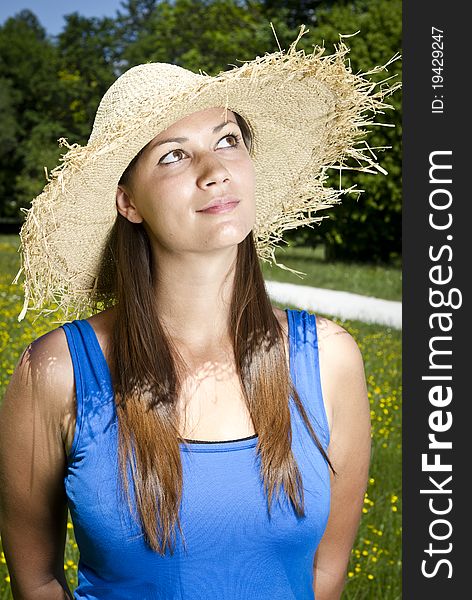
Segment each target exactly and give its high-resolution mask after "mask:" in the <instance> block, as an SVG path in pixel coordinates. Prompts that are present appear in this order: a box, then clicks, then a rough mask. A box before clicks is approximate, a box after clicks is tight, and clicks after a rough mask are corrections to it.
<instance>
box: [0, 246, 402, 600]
mask: <svg viewBox="0 0 472 600" xmlns="http://www.w3.org/2000/svg"><path fill="white" fill-rule="evenodd" d="M17 246H18V242H17V236H0V311H1V314H2V319H1V320H0V361H1V369H0V373H1V375H0V399H2V398H3V394H4V391H5V388H6V385H7V384H8V381H9V378H10V376H11V374H12V372H13V369H14V365H15V364H16V362H17V360H18V358H19V355H20V353H21V352H22V350H23V349H24V348H25V347H26V346H27V345H28V343H30V342H31V341H32V340H33V339H35V338H37V337H39V336H40V335H42V334H43V333H45V332H47V331H49V330H50V329H52V328H53V326H51V318H49V319H44V318H41V319H38V320H37V321H36V322H35V323H34V324H33V322H32V321H33V318H32V317H31V316H30V315H27V316H26V317H25V319H24V321H22V322H21V323H18V321H17V316H18V314H19V312H20V310H21V306H22V295H21V289H20V288H19V286H12V285H11V281H12V279H13V277H14V276H15V274H16V272H17V270H18V267H19V255H18V254H17V253H16V248H17ZM295 254H298V255H300V254H301V255H302V256H303V251H302V250H301V249H297V250H296V252H295V253H294V255H295ZM306 255H309V251H307V252H306ZM298 259H299V257H298V258H296V260H298ZM318 259H319V257H318ZM294 260H295V258H294ZM301 260H302V261H304V262H305V263H309V264H310V266H312V267H313V271H316V275H319V274H320V273H321V272H322V271H323V268H322V267H321V266H320V265H321V264H322V263H318V262H317V261H314V260H313V259H310V260H307V259H306V257H305V258H303V259H301ZM287 263H288V261H287ZM312 263H313V264H312ZM292 265H293V263H291V264H290V266H292ZM314 265H316V268H315V267H314ZM330 269H332V272H333V273H334V272H335V271H336V270H337V274H336V276H334V275H332V276H331V277H332V278H331V280H330V281H332V282H334V281H342V278H341V279H340V278H339V277H340V274H342V273H345V272H346V273H347V271H345V266H342V265H332V266H331V267H330ZM361 271H362V269H359V273H360V272H361ZM387 271H388V270H387ZM366 272H367V271H366ZM395 272H396V271H395V270H394V269H392V270H391V271H390V272H389V273H386V274H385V273H384V274H381V272H380V271H379V274H378V278H379V280H382V281H384V290H385V289H386V288H387V287H388V286H387V284H385V282H386V281H387V280H391V282H392V284H391V291H392V290H394V289H395V286H396V285H397V284H395V283H394V282H395V277H397V279H398V273H397V275H395ZM275 273H277V274H279V273H283V272H281V271H280V270H277V271H276V272H274V278H275ZM329 273H330V271H329V270H328V269H327V270H326V271H325V276H326V277H327V278H328V279H329V277H328V275H329ZM336 277H337V279H336ZM278 279H279V278H278ZM319 281H320V280H317V282H316V283H314V282H311V285H321V284H320V283H319ZM372 281H373V277H371V276H364V275H359V282H358V283H357V284H356V285H357V286H359V287H357V288H356V289H352V288H351V290H352V291H356V292H360V293H367V292H366V290H367V289H372V287H368V288H367V287H363V286H371V285H373V284H372ZM369 282H370V283H369ZM397 283H398V282H397ZM333 285H334V284H333ZM338 289H346V286H342V287H339V288H338ZM397 291H398V290H397ZM389 293H390V292H389ZM373 295H379V297H386V296H385V295H384V294H383V295H380V294H373ZM395 299H398V298H395ZM325 316H328V317H329V316H330V315H325ZM331 318H333V320H334V321H336V322H338V323H340V324H341V325H342V326H343V327H344V328H345V329H347V330H348V331H349V332H350V333H351V335H353V337H354V338H355V339H356V340H357V342H358V344H359V347H360V349H361V351H362V354H363V357H364V363H365V370H366V377H367V385H368V394H369V400H370V404H371V417H372V463H371V469H370V481H369V486H368V489H367V494H366V498H365V501H364V515H363V518H362V521H361V525H360V528H359V533H358V536H357V539H356V543H355V545H354V548H353V551H352V556H351V561H350V565H349V569H348V578H347V583H346V587H345V590H344V593H343V596H342V600H379V599H382V600H399V599H400V598H401V562H400V561H401V332H400V331H398V330H395V329H391V328H389V327H383V326H380V325H375V324H366V323H361V322H358V321H340V320H339V319H337V318H335V317H331ZM54 327H55V326H54ZM0 401H1V400H0ZM67 533H68V535H67V543H66V552H65V557H64V569H65V572H66V576H67V579H68V582H69V586H70V588H71V589H74V588H75V587H76V585H77V564H78V558H79V555H78V549H77V544H76V542H75V537H74V533H73V529H72V523H71V522H70V521H69V523H68V529H67ZM0 550H1V540H0ZM8 579H9V577H8V570H7V567H6V562H5V557H4V555H3V552H2V553H1V554H0V600H10V599H11V598H12V596H11V592H10V586H9V583H8Z"/></svg>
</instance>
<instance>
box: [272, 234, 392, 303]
mask: <svg viewBox="0 0 472 600" xmlns="http://www.w3.org/2000/svg"><path fill="white" fill-rule="evenodd" d="M276 258H277V262H281V263H283V264H284V265H285V266H287V267H290V268H291V269H295V270H296V271H301V272H302V273H306V275H305V276H304V277H303V278H301V277H300V276H299V275H296V274H294V273H291V272H290V271H284V270H282V269H279V268H278V267H276V266H272V265H269V264H268V263H263V264H262V271H263V273H264V277H265V278H266V279H275V280H277V281H285V282H288V283H296V284H298V285H310V286H313V287H321V288H326V289H330V290H342V291H344V292H353V293H355V294H363V295H365V296H375V297H377V298H384V299H385V300H401V297H402V273H401V269H400V268H399V267H393V266H389V267H384V266H378V265H366V264H362V263H361V264H359V263H345V264H344V263H339V262H326V261H325V260H324V251H323V248H322V247H317V248H315V249H313V248H290V247H286V246H284V247H281V248H279V249H278V250H277V251H276Z"/></svg>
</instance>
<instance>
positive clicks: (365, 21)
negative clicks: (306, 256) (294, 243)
mask: <svg viewBox="0 0 472 600" xmlns="http://www.w3.org/2000/svg"><path fill="white" fill-rule="evenodd" d="M401 25H402V19H401V0H390V2H384V1H383V0H353V1H351V2H347V3H340V4H336V5H333V6H332V7H327V8H324V9H322V10H321V9H320V10H319V11H318V13H317V24H316V26H314V27H310V33H309V34H307V35H305V36H303V37H302V39H301V40H300V46H299V47H300V48H303V47H305V48H307V49H308V48H311V46H312V45H313V44H315V43H317V44H320V43H321V42H322V41H324V42H325V46H326V48H327V52H329V50H330V49H332V47H333V44H335V43H338V42H339V33H342V34H352V33H355V32H356V31H359V30H360V33H359V34H358V35H356V36H354V37H351V38H348V39H347V40H346V43H347V44H348V45H349V47H350V49H351V51H350V55H349V56H350V61H351V65H352V70H353V72H365V71H368V70H369V69H371V68H372V67H374V66H376V65H383V64H385V63H386V62H388V61H389V60H390V58H392V57H393V56H394V55H395V54H397V53H398V51H399V50H400V49H401ZM393 75H396V79H394V80H393V81H401V61H395V62H394V63H392V64H391V65H390V66H389V67H388V72H383V73H381V74H378V75H377V76H373V79H374V80H375V79H376V80H381V79H384V78H386V77H390V76H393ZM387 102H388V103H389V104H391V105H392V106H393V107H394V109H395V110H393V111H388V112H387V113H386V114H385V115H377V117H376V121H377V122H385V123H390V124H394V125H395V127H373V128H372V133H370V134H369V135H368V136H367V138H366V140H367V142H368V144H369V145H370V146H371V147H385V146H390V147H391V149H389V150H387V151H385V152H382V151H379V152H377V155H378V158H379V162H380V164H381V165H382V167H383V168H384V169H386V170H387V171H388V176H387V177H385V176H383V175H380V174H379V175H369V174H362V173H348V174H343V178H342V182H343V187H349V186H350V185H352V184H356V185H357V187H358V189H361V190H365V191H364V193H363V194H362V195H361V196H360V198H359V199H358V200H357V197H356V196H353V195H345V196H344V198H343V201H342V204H341V205H338V206H335V207H334V208H332V209H330V210H327V211H323V214H324V215H326V216H329V218H328V219H324V220H323V221H322V222H321V224H320V226H319V227H316V228H315V229H309V230H306V231H304V232H294V233H293V234H289V236H288V238H289V239H292V240H298V241H299V242H300V241H301V242H304V243H310V244H312V245H316V244H318V243H325V245H326V251H327V256H328V258H332V259H334V258H336V259H341V258H342V259H352V260H360V261H372V262H389V261H391V260H392V259H397V258H399V257H400V256H401V208H402V189H401V161H402V154H401V147H402V145H401V134H402V125H401V93H400V92H396V94H394V95H393V96H392V97H390V98H389V99H388V100H387ZM331 183H332V185H333V186H335V187H336V186H337V185H339V177H338V178H336V177H334V176H333V177H332V179H331Z"/></svg>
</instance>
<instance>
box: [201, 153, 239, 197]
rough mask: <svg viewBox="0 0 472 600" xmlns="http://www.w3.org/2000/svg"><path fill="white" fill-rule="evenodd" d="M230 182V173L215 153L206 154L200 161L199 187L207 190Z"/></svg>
mask: <svg viewBox="0 0 472 600" xmlns="http://www.w3.org/2000/svg"><path fill="white" fill-rule="evenodd" d="M230 180H231V176H230V173H229V171H228V169H227V168H226V167H225V165H224V164H223V162H222V161H221V160H220V159H219V158H218V157H217V156H215V154H214V153H213V152H206V153H205V155H204V156H203V157H202V158H201V159H200V161H199V165H198V176H197V185H198V186H199V187H200V188H207V187H209V186H211V185H218V184H221V183H224V182H226V181H230Z"/></svg>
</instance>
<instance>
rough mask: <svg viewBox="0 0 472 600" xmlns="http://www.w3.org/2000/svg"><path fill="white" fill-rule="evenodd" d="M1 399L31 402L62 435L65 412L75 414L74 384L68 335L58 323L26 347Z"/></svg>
mask: <svg viewBox="0 0 472 600" xmlns="http://www.w3.org/2000/svg"><path fill="white" fill-rule="evenodd" d="M4 401H5V403H8V404H9V405H12V404H13V403H15V402H16V403H18V402H20V401H23V402H28V403H31V406H32V407H33V406H34V409H35V410H37V411H38V412H39V413H40V415H41V418H42V419H44V420H45V421H47V422H48V423H49V424H50V425H51V426H53V427H56V428H57V432H58V434H60V435H61V438H62V439H64V435H63V434H64V420H65V419H66V415H67V416H70V415H74V414H75V386H74V370H73V365H72V360H71V357H70V353H69V348H68V344H67V338H66V335H65V332H64V330H63V329H62V328H61V327H58V328H57V329H54V330H52V331H50V332H48V333H46V334H44V335H42V336H41V337H39V338H37V339H35V340H34V341H33V342H31V343H30V344H29V345H28V346H27V347H26V348H25V350H24V351H23V353H22V354H21V356H20V358H19V360H18V363H17V365H16V368H15V371H14V373H13V375H12V378H11V380H10V383H9V386H8V390H7V394H6V395H5V399H4ZM10 408H11V409H12V410H13V409H14V408H15V407H13V406H10ZM16 408H18V406H17V407H16ZM5 410H8V406H6V407H5Z"/></svg>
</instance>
